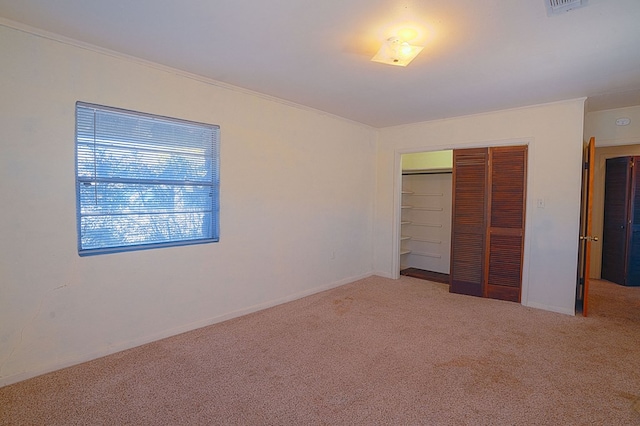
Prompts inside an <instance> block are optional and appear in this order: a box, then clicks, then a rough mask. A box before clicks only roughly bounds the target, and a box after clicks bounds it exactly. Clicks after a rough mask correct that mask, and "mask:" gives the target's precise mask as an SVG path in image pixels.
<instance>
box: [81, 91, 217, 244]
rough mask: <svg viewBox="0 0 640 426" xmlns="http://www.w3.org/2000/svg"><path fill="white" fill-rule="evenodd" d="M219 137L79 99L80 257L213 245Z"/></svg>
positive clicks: (207, 129)
mask: <svg viewBox="0 0 640 426" xmlns="http://www.w3.org/2000/svg"><path fill="white" fill-rule="evenodd" d="M219 133H220V128H219V126H213V125H208V124H202V123H194V122H190V121H183V120H177V119H172V118H167V117H160V116H155V115H150V114H143V113H138V112H132V111H126V110H122V109H116V108H109V107H104V106H99V105H92V104H87V103H83V102H78V103H77V104H76V199H77V220H78V253H79V254H80V256H86V255H93V254H102V253H113V252H120V251H128V250H141V249H147V248H157V247H168V246H175V245H186V244H200V243H209V242H216V241H218V233H219V224H218V217H219V202H218V200H219V189H220V180H219V173H218V169H219Z"/></svg>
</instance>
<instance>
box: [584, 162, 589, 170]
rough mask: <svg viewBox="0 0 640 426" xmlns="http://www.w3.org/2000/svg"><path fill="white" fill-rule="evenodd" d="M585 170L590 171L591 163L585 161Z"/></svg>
mask: <svg viewBox="0 0 640 426" xmlns="http://www.w3.org/2000/svg"><path fill="white" fill-rule="evenodd" d="M584 169H585V170H588V169H589V162H588V161H585V162H584Z"/></svg>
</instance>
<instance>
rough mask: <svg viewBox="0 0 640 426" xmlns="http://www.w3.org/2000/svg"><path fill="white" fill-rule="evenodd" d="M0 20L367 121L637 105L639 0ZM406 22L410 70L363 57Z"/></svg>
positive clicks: (118, 5) (88, 4)
mask: <svg viewBox="0 0 640 426" xmlns="http://www.w3.org/2000/svg"><path fill="white" fill-rule="evenodd" d="M0 17H2V18H3V19H4V20H5V21H4V23H8V24H13V23H19V24H24V25H27V26H30V27H34V28H37V29H40V30H44V31H47V32H51V33H55V34H59V35H62V36H65V37H68V38H72V39H75V40H78V41H81V42H84V43H89V44H92V45H95V46H99V47H102V48H106V49H110V50H113V51H117V52H121V53H124V54H126V55H131V56H135V57H139V58H142V59H145V60H148V61H153V62H156V63H159V64H163V65H166V66H169V67H173V68H177V69H180V70H184V71H187V72H189V73H192V74H198V75H201V76H204V77H207V78H210V79H213V80H217V81H221V82H224V83H227V84H231V85H234V86H238V87H242V88H245V89H249V90H252V91H255V92H260V93H263V94H267V95H270V96H274V97H277V98H280V99H284V100H287V101H291V102H295V103H298V104H302V105H305V106H308V107H311V108H315V109H318V110H322V111H325V112H328V113H331V114H335V115H338V116H341V117H345V118H347V119H351V120H354V121H357V122H361V123H364V124H368V125H371V126H374V127H385V126H391V125H397V124H404V123H411V122H418V121H424V120H433V119H438V118H445V117H452V116H460V115H467V114H473V113H479V112H485V111H492V110H499V109H505V108H511V107H519V106H526V105H532V104H538V103H545V102H552V101H557V100H564V99H571V98H578V97H590V100H589V103H588V105H589V108H591V109H609V108H614V107H620V106H629V105H640V0H588V1H587V4H586V5H585V6H583V7H581V8H578V9H574V10H572V11H569V12H566V13H563V14H561V15H554V16H547V10H546V7H545V3H544V0H527V1H522V0H520V1H505V0H482V1H477V0H458V1H451V0H428V1H427V0H425V1H411V0H408V1H393V0H340V1H338V0H323V1H318V0H272V1H257V0H233V1H232V0H217V1H216V0H182V1H175V0H136V1H131V0H110V1H104V0H57V1H51V0H20V1H16V0H0ZM9 21H11V22H9ZM2 22H3V21H0V23H2ZM407 28H409V29H412V30H413V32H412V34H411V35H412V36H413V40H410V41H411V42H412V44H423V45H424V46H425V48H424V50H423V52H422V53H421V54H420V55H419V56H418V57H417V59H416V60H414V62H412V63H411V64H410V65H409V66H408V67H406V68H401V67H392V66H389V65H383V64H379V63H374V62H371V61H370V60H369V59H370V58H371V56H373V54H374V53H375V51H376V50H377V49H378V47H379V45H380V43H381V42H382V41H384V40H385V39H386V38H388V37H390V36H392V35H398V32H399V31H401V30H403V29H407Z"/></svg>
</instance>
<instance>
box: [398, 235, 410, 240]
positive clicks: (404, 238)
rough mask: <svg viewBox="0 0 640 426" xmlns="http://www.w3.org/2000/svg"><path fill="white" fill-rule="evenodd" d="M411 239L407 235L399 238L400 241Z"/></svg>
mask: <svg viewBox="0 0 640 426" xmlns="http://www.w3.org/2000/svg"><path fill="white" fill-rule="evenodd" d="M411 238H412V237H411V236H409V235H403V236H401V237H400V241H406V240H410V239H411Z"/></svg>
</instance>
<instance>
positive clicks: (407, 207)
mask: <svg viewBox="0 0 640 426" xmlns="http://www.w3.org/2000/svg"><path fill="white" fill-rule="evenodd" d="M400 207H401V208H403V209H412V208H413V206H400Z"/></svg>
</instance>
